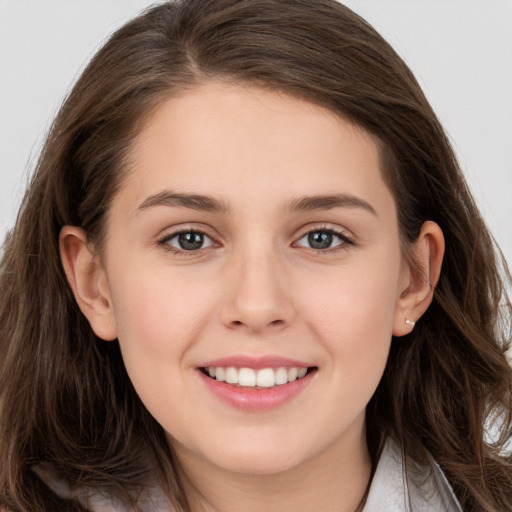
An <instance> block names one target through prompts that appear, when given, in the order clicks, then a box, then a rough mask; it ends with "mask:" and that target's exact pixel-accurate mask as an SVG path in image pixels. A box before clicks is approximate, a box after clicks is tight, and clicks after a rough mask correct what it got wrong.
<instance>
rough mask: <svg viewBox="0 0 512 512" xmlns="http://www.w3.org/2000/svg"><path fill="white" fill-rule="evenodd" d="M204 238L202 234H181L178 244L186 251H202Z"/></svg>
mask: <svg viewBox="0 0 512 512" xmlns="http://www.w3.org/2000/svg"><path fill="white" fill-rule="evenodd" d="M203 238H204V237H203V235H202V233H181V234H180V235H179V236H178V243H179V244H180V247H181V248H182V249H184V250H185V251H194V250H196V249H201V247H202V245H203Z"/></svg>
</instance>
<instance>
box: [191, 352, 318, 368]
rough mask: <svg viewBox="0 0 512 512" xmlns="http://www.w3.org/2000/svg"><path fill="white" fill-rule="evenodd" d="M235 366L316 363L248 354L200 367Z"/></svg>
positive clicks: (301, 365)
mask: <svg viewBox="0 0 512 512" xmlns="http://www.w3.org/2000/svg"><path fill="white" fill-rule="evenodd" d="M230 366H232V367H235V368H253V369H255V370H258V369H262V368H281V367H285V368H310V367H312V366H314V365H312V364H311V363H307V362H305V361H299V360H297V359H291V358H288V357H282V356H278V355H265V356H248V355H233V356H228V357H221V358H219V359H213V360H211V361H207V362H205V363H203V364H201V365H199V368H209V367H221V368H228V367H230Z"/></svg>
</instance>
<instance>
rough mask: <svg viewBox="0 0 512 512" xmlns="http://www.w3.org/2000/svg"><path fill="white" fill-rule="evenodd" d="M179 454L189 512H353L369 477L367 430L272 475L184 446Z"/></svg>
mask: <svg viewBox="0 0 512 512" xmlns="http://www.w3.org/2000/svg"><path fill="white" fill-rule="evenodd" d="M175 448H176V447H175ZM177 452H179V453H178V456H179V459H180V462H181V467H182V472H183V474H182V475H181V477H182V480H183V484H184V488H185V493H186V495H187V499H188V502H189V504H190V510H191V512H240V510H244V511H245V512H261V510H265V511H266V512H282V511H283V510H301V512H318V511H319V510H322V512H355V511H356V510H358V508H359V505H360V503H361V500H362V499H363V496H364V495H365V491H366V489H367V486H368V482H369V479H370V474H371V461H370V457H369V455H368V450H367V446H366V441H365V436H364V428H363V429H362V432H360V433H359V435H358V436H351V438H345V439H343V440H337V441H336V442H335V443H333V444H329V446H328V447H327V448H326V449H325V450H323V451H322V452H320V453H318V454H317V455H315V456H314V457H313V458H311V459H309V460H307V461H304V462H303V463H301V464H300V465H298V466H295V467H292V468H290V469H287V470H286V471H281V472H278V473H271V474H246V473H238V472H233V471H229V470H226V469H223V468H219V467H218V466H213V465H211V464H209V462H208V461H205V460H204V459H202V460H201V459H199V458H198V457H197V456H196V455H195V454H192V453H187V452H186V449H184V448H183V447H180V449H178V450H177Z"/></svg>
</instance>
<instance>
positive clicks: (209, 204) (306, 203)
mask: <svg viewBox="0 0 512 512" xmlns="http://www.w3.org/2000/svg"><path fill="white" fill-rule="evenodd" d="M154 206H168V207H182V208H190V209H191V210H198V211H204V212H211V213H223V214H228V213H230V211H231V208H230V206H229V204H228V203H227V202H225V201H223V200H220V199H216V198H214V197H211V196H206V195H202V194H184V193H179V192H172V191H168V190H165V191H163V192H159V193H158V194H154V195H151V196H149V197H147V198H146V199H145V200H144V201H143V202H142V203H141V204H140V205H139V207H138V208H137V211H143V210H147V209H148V208H152V207H154ZM332 208H362V209H363V210H366V211H368V212H370V213H371V214H373V215H375V216H377V212H376V211H375V209H374V208H373V206H372V205H371V204H370V203H368V202H367V201H365V200H364V199H361V198H360V197H357V196H354V195H351V194H330V195H313V196H303V197H299V198H296V199H292V200H291V201H289V202H288V203H287V204H286V206H285V210H287V211H291V212H309V211H320V210H331V209H332Z"/></svg>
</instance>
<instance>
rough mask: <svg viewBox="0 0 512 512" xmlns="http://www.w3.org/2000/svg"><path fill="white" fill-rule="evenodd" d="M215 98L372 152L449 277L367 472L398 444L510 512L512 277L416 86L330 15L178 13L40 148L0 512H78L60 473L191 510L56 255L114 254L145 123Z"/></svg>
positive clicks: (311, 6) (1, 310)
mask: <svg viewBox="0 0 512 512" xmlns="http://www.w3.org/2000/svg"><path fill="white" fill-rule="evenodd" d="M208 80H224V81H230V82H235V83H239V84H247V85H251V86H256V87H262V88H266V89H270V90H276V91H281V92H284V93H286V94H289V95H292V96H295V97H298V98H301V99H306V100H307V101H310V102H312V103H315V104H318V105H321V106H324V107H327V108H328V109H330V110H331V111H332V112H334V113H337V114H338V115H339V116H341V117H343V118H345V119H349V120H351V121H352V122H354V123H356V124H357V125H358V126H360V127H362V128H364V129H365V130H367V131H368V132H369V133H371V134H373V135H374V137H375V138H376V140H377V141H378V142H379V145H380V150H381V155H382V168H383V169H382V172H383V175H384V178H385V180H386V183H387V184H388V186H389V188H390V190H391V191H392V193H393V196H394V198H395V201H396V205H397V210H398V215H399V229H400V236H401V243H402V247H403V251H404V253H405V254H406V256H407V255H408V254H409V257H410V251H408V249H409V248H410V247H411V244H412V243H413V242H414V241H415V239H416V237H417V236H418V234H419V230H420V227H421V225H422V223H423V222H424V221H426V220H432V221H435V222H436V223H438V224H439V226H440V227H441V229H442V230H443V232H444V236H445V239H446V253H445V259H444V263H443V271H442V273H441V277H440V280H439V283H438V286H437V288H436V290H435V294H434V300H433V303H432V305H431V307H430V308H429V310H428V311H427V313H426V314H425V315H424V316H423V317H422V320H421V322H420V323H419V324H418V325H417V326H416V328H415V329H414V331H413V333H411V334H410V335H409V337H408V339H407V342H400V343H398V342H395V341H394V340H393V342H392V346H391V351H390V355H389V361H388V364H387V367H386V370H385V373H384V376H383V378H382V381H381V382H380V384H379V386H378V389H377V391H376V393H375V395H374V397H373V398H372V399H371V402H370V403H369V405H368V407H367V440H368V447H369V450H370V455H371V457H372V461H373V464H374V465H375V464H376V462H377V459H378V456H379V453H380V450H381V448H382V445H383V442H384V440H385V439H386V438H387V437H388V436H391V437H392V438H394V439H395V440H396V441H397V442H398V443H399V444H400V445H401V446H402V447H403V449H404V450H405V452H406V453H407V454H409V455H410V456H412V457H413V458H414V459H415V460H417V461H418V462H425V461H427V460H428V453H431V454H432V456H433V457H434V458H435V460H436V461H437V462H438V463H439V465H440V466H441V468H442V469H443V470H444V472H445V473H446V475H447V478H448V480H449V481H450V483H451V485H452V487H453V490H454V492H455V494H456V495H457V497H458V499H459V500H460V502H461V504H462V507H463V509H464V510H483V511H489V512H490V511H496V510H512V461H511V458H510V456H505V455H504V453H503V446H504V444H505V442H506V440H507V438H508V437H509V435H510V425H511V411H512V403H511V396H512V393H511V381H512V377H511V368H510V366H509V363H508V362H507V358H506V350H507V348H508V346H509V344H510V318H511V311H512V307H511V304H510V299H509V296H508V292H507V286H509V284H510V275H509V273H508V270H507V266H506V263H505V262H504V260H503V258H502V257H501V256H500V253H499V251H498V250H497V249H496V246H495V244H494V242H493V239H492V237H491V235H490V234H489V232H488V230H487V228H486V226H485V224H484V221H483V220H482V218H481V216H480V214H479V212H478V210H477V208H476V206H475V203H474V201H473V199H472V197H471V195H470V193H469V191H468V189H467V186H466V183H465V181H464V178H463V176H462V174H461V172H460V169H459V167H458V164H457V162H456V159H455V156H454V152H453V150H452V148H451V147H450V143H449V141H448V139H447V136H446V135H445V132H444V131H443V129H442V127H441V125H440V123H439V121H438V120H437V118H436V116H435V114H434V112H433V111H432V108H431V107H430V105H429V103H428V101H427V100H426V98H425V96H424V94H423V93H422V91H421V89H420V87H419V85H418V83H417V82H416V80H415V78H414V77H413V75H412V73H411V72H410V70H409V69H408V68H407V66H406V65H405V64H404V62H403V61H402V60H401V58H400V57H399V56H398V55H397V54H396V53H395V51H394V50H393V49H392V48H391V47H390V46H389V44H388V43H386V42H385V41H384V40H383V38H382V37H381V36H380V35H379V34H377V33H376V31H375V30H374V29H373V28H372V27H371V26H370V25H368V24H367V23H366V22H365V21H364V20H363V19H361V18H360V17H359V16H357V15H356V14H354V13H353V12H352V11H350V10H349V9H348V8H346V7H344V6H343V5H341V4H339V3H337V2H335V1H334V0H315V1H314V2H312V1H310V0H180V1H176V2H169V1H167V2H164V3H162V4H161V5H158V6H155V7H153V8H151V9H149V10H147V11H145V12H144V13H142V14H141V15H140V16H139V17H137V18H135V19H133V20H132V21H130V22H129V23H127V24H126V25H125V26H124V27H122V28H121V29H119V30H118V31H117V32H116V33H114V34H113V35H112V37H111V38H110V39H109V40H108V41H107V42H106V43H105V45H104V46H103V47H102V48H101V49H100V50H99V51H98V53H97V54H96V56H95V57H94V58H93V59H92V61H91V62H90V64H89V65H88V67H87V68H86V69H85V70H84V72H83V73H82V75H81V77H80V78H79V80H78V81H77V83H76V85H75V86H74V88H73V89H72V91H71V92H70V94H69V95H68V97H67V99H66V100H65V102H64V104H63V106H62V108H61V110H60V112H59V113H58V115H57V117H56V119H55V121H54V123H53V126H52V128H51V130H50V131H49V133H48V135H47V138H46V141H45V144H44V148H43V151H42V153H41V156H40V158H39V161H38V163H37V168H36V169H35V172H34V174H33V177H32V180H31V183H30V185H29V187H28V189H27V192H26V195H25V198H24V200H23V203H22V206H21V209H20V212H19V215H18V218H17V221H16V224H15V226H14V228H13V230H12V231H11V233H10V234H9V236H8V238H7V239H6V241H5V246H4V256H3V259H2V262H1V265H0V446H2V450H1V451H0V505H1V506H3V507H6V508H8V509H9V510H12V511H16V512H29V511H30V512H33V511H34V510H49V509H51V510H61V511H66V510H69V511H77V510H83V508H82V506H81V505H80V504H78V503H75V502H70V501H65V500H61V499H60V498H58V497H57V496H55V495H53V494H52V493H50V491H49V490H48V489H47V488H46V487H45V486H44V484H43V483H42V482H41V481H40V480H39V478H38V477H37V476H36V475H35V474H34V472H33V471H32V469H31V468H33V467H34V466H35V465H38V464H51V465H52V467H53V468H55V470H56V471H57V472H59V473H61V474H64V475H66V478H67V480H68V481H69V482H70V484H71V485H72V486H76V487H80V486H83V485H86V486H90V487H93V488H98V489H103V490H107V491H108V492H109V493H111V494H112V495H114V496H116V497H117V498H118V499H119V500H122V501H124V502H127V503H130V504H131V506H133V507H135V506H136V505H135V503H136V501H137V500H136V498H137V496H138V495H139V494H140V493H141V492H142V490H143V489H144V487H145V486H146V485H147V483H148V481H149V480H151V479H152V478H157V479H158V480H159V481H160V482H161V484H162V485H163V486H164V488H165V489H166V492H167V493H168V495H169V497H170V499H171V500H172V503H173V504H174V505H175V506H176V507H177V508H179V507H181V508H182V509H183V510H187V503H186V499H185V496H184V493H183V488H182V485H181V484H180V480H179V477H178V471H177V464H178V461H177V460H175V459H174V458H173V454H172V453H171V451H170V448H169V446H168V444H167V442H166V439H165V435H164V432H163V429H162V427H161V426H160V425H159V424H158V423H157V422H156V420H155V419H153V418H152V417H151V416H150V414H149V413H148V412H147V410H146V409H145V408H144V406H143V405H142V403H141V401H140V400H139V398H138V396H137V394H136V393H135V391H134V389H133V387H132V385H131V383H130V380H129V378H128V375H127V373H126V371H125V369H124V366H123V363H122V358H121V354H120V350H119V346H118V344H117V342H110V343H107V342H104V341H102V340H100V339H99V338H97V337H96V336H95V335H94V333H93V331H92V329H91V328H90V326H89V324H88V322H87V321H86V319H85V317H84V316H83V315H82V314H81V312H80V310H79V308H78V306H77V305H76V303H75V300H74V297H73V294H72V292H71V290H70V288H69V286H68V284H67V282H66V278H65V276H64V272H63V269H62V265H61V261H60V257H59V249H58V238H59V233H60V230H61V228H62V227H63V226H65V225H76V226H81V227H82V228H83V229H84V230H85V231H86V233H87V235H88V237H89V239H90V240H91V241H94V242H95V243H96V244H99V245H100V246H101V242H102V238H103V236H104V224H105V214H106V212H107V211H108V209H109V205H110V203H111V201H112V198H113V197H114V196H115V194H116V190H117V188H118V187H119V184H120V182H121V180H122V178H123V173H124V172H125V167H126V166H125V164H126V155H127V151H128V149H129V148H130V146H131V144H132V141H133V140H134V138H135V137H136V135H137V132H138V130H139V129H140V127H141V126H142V123H143V122H144V120H145V119H147V117H148V116H149V115H150V114H151V113H152V112H153V111H154V110H155V109H156V108H157V107H158V106H159V105H160V104H161V103H162V102H163V101H165V100H166V99H168V98H169V97H172V96H173V95H175V94H179V93H181V92H183V91H184V90H186V89H187V87H191V86H194V85H195V84H199V83H205V82H206V81H208ZM493 419H496V421H495V425H496V431H497V432H496V435H495V436H494V437H493V439H492V440H490V439H489V438H488V437H486V436H485V431H486V430H485V429H486V426H488V424H489V422H490V421H492V420H493Z"/></svg>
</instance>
